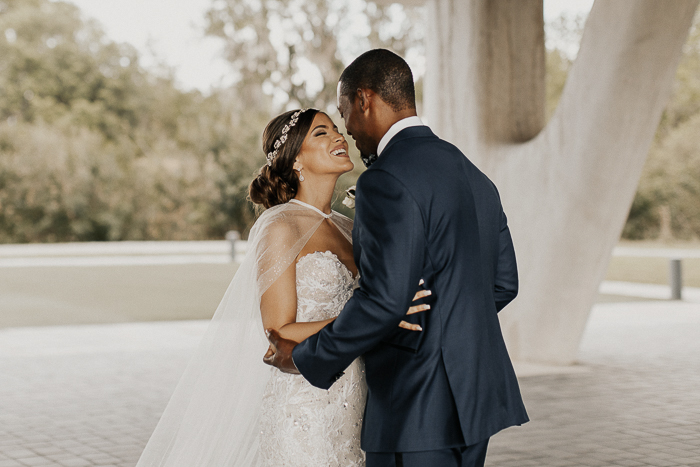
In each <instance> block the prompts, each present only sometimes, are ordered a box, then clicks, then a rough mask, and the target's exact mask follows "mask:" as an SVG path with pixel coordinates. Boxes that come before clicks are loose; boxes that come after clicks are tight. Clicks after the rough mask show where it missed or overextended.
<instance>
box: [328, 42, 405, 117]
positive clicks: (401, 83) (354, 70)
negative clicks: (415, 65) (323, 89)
mask: <svg viewBox="0 0 700 467" xmlns="http://www.w3.org/2000/svg"><path fill="white" fill-rule="evenodd" d="M339 81H340V94H341V95H343V96H347V97H348V98H349V99H350V101H351V102H353V101H354V100H355V91H357V90H358V89H370V90H372V91H374V92H375V93H377V95H379V97H380V98H381V99H382V100H383V101H384V102H386V103H387V104H388V105H389V107H391V108H392V110H394V111H395V112H398V111H401V110H406V109H415V108H416V89H415V87H414V85H413V74H412V73H411V68H410V67H409V66H408V63H406V61H405V60H404V59H403V58H401V57H399V56H398V55H396V54H395V53H394V52H391V51H390V50H386V49H373V50H370V51H368V52H365V53H363V54H362V55H360V56H359V57H357V58H356V59H355V60H354V61H353V62H352V63H351V64H350V65H348V66H347V68H345V70H343V73H342V74H341V75H340V80H339Z"/></svg>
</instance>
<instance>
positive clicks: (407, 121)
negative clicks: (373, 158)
mask: <svg viewBox="0 0 700 467" xmlns="http://www.w3.org/2000/svg"><path fill="white" fill-rule="evenodd" d="M412 126H423V122H422V121H421V119H420V118H418V117H416V116H413V117H406V118H404V119H402V120H399V121H398V122H396V123H394V124H393V125H391V128H389V131H387V132H386V133H385V134H384V136H382V139H381V140H379V146H377V156H380V155H381V154H382V151H384V148H386V145H387V144H389V141H391V138H393V137H394V136H396V135H397V134H398V132H399V131H401V130H405V129H406V128H409V127H412Z"/></svg>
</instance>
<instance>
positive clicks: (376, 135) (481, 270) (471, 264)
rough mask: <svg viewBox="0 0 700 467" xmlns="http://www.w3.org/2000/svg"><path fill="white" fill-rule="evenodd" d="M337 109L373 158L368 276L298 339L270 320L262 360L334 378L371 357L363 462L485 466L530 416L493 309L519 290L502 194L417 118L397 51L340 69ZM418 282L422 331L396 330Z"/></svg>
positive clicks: (313, 379)
mask: <svg viewBox="0 0 700 467" xmlns="http://www.w3.org/2000/svg"><path fill="white" fill-rule="evenodd" d="M338 109H339V111H340V115H341V117H342V118H343V120H344V121H345V127H346V128H347V131H348V134H349V135H351V136H352V137H353V139H354V140H355V142H356V145H357V148H358V149H359V150H360V152H361V153H362V154H363V160H365V162H366V163H371V166H370V167H369V169H368V170H367V171H365V172H364V173H363V174H362V175H361V176H360V178H359V179H358V181H357V190H356V199H355V202H356V204H355V224H354V228H353V248H354V256H355V263H356V264H357V267H358V269H359V271H360V274H361V279H360V286H359V288H358V289H357V290H356V291H355V293H354V294H353V296H352V298H351V299H350V300H349V301H348V302H347V304H346V305H345V308H344V309H343V311H342V312H341V313H340V315H339V316H338V318H337V319H336V320H335V321H334V322H333V323H331V324H329V325H328V326H326V327H325V328H324V329H322V330H321V331H320V332H319V333H318V334H315V335H313V336H311V337H309V338H308V339H306V340H305V341H303V342H301V343H299V344H298V345H296V343H294V342H292V341H289V340H285V339H281V338H280V337H279V335H278V334H277V333H275V332H274V331H270V332H269V333H268V338H269V339H270V342H271V344H272V346H273V348H274V349H275V350H276V351H275V353H274V354H271V352H268V355H266V357H265V361H266V363H268V364H271V365H274V366H276V367H278V368H280V369H281V370H282V371H286V372H290V373H299V372H300V373H301V374H302V375H303V376H304V378H306V379H307V380H308V381H309V382H310V383H311V384H313V385H314V386H317V387H319V388H324V389H327V388H329V387H330V386H331V385H332V384H333V383H334V382H335V381H336V380H337V379H338V378H339V377H340V375H342V373H343V370H345V368H347V366H348V365H349V364H350V363H351V362H352V361H353V360H354V359H356V358H357V357H359V356H360V355H363V356H364V361H365V369H366V374H367V384H368V387H369V394H368V398H367V407H366V409H365V418H364V423H363V426H362V449H363V450H364V451H365V452H366V453H367V467H385V466H386V467H389V466H391V467H399V466H404V467H433V466H434V467H452V466H454V467H457V466H460V467H466V466H469V467H471V466H483V464H484V459H485V458H486V448H487V445H488V441H489V437H490V436H492V435H493V434H495V433H497V432H498V431H500V430H502V429H504V428H507V427H509V426H513V425H520V424H522V423H525V422H527V421H528V417H527V414H526V412H525V407H524V406H523V402H522V399H521V396H520V390H519V388H518V382H517V379H516V377H515V373H514V371H513V367H512V364H511V362H510V358H509V357H508V353H507V351H506V346H505V343H504V341H503V337H502V335H501V329H500V325H499V321H498V315H497V312H498V311H500V310H501V309H502V308H503V307H504V306H506V305H507V304H508V303H509V302H510V301H511V300H513V298H515V296H516V294H517V289H518V274H517V268H516V263H515V252H514V250H513V243H512V241H511V237H510V232H509V230H508V225H507V223H506V216H505V214H504V213H503V209H502V207H501V202H500V198H499V195H498V191H497V190H496V187H495V186H494V184H493V183H492V182H491V181H490V180H489V179H488V178H487V177H486V176H485V175H484V174H483V173H481V172H480V171H479V169H477V168H476V167H475V166H474V165H473V164H472V163H471V162H470V161H469V159H467V158H466V157H465V156H464V154H462V153H461V152H460V151H459V149H457V148H456V147H455V146H453V145H451V144H450V143H447V142H445V141H443V140H441V139H440V138H438V137H437V136H435V135H434V134H433V132H432V131H431V130H430V128H428V127H427V126H424V125H423V124H422V123H421V121H420V119H419V118H418V117H417V116H416V104H415V91H414V86H413V76H412V74H411V70H410V68H409V67H408V65H407V64H406V62H405V61H404V60H403V59H402V58H401V57H399V56H398V55H396V54H394V53H393V52H390V51H388V50H383V49H377V50H370V51H369V52H366V53H364V54H363V55H361V56H360V57H358V58H357V59H356V60H355V61H354V62H353V63H351V64H350V65H349V66H348V67H347V68H346V69H345V70H344V71H343V73H342V75H341V77H340V81H339V83H338ZM374 154H376V156H367V155H374ZM421 279H423V280H424V282H425V283H424V287H425V288H426V289H429V290H431V291H432V293H433V295H434V302H433V303H432V305H431V306H432V309H431V310H429V311H427V312H423V313H419V314H416V315H412V316H411V317H409V319H411V318H412V319H413V322H416V323H418V324H420V325H421V327H422V328H423V331H422V332H413V331H408V330H404V329H401V328H398V324H399V322H400V321H401V320H402V319H404V318H405V316H404V315H405V313H406V310H407V309H408V307H409V306H410V305H411V300H412V298H413V295H414V292H415V285H416V284H418V283H419V281H420V280H421Z"/></svg>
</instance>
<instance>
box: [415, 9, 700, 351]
mask: <svg viewBox="0 0 700 467" xmlns="http://www.w3.org/2000/svg"><path fill="white" fill-rule="evenodd" d="M516 3H517V8H519V9H523V8H530V9H531V11H530V13H529V14H523V15H522V18H523V19H522V21H523V22H524V24H525V25H527V24H529V25H530V27H531V28H539V27H541V22H540V21H539V20H538V19H537V16H536V15H535V14H534V13H536V9H537V8H538V2H535V1H528V2H527V3H525V2H509V1H508V0H475V1H473V2H472V1H470V2H464V1H461V0H433V1H431V2H429V3H428V11H429V18H430V19H429V29H430V30H429V32H428V34H427V40H428V44H427V53H426V55H427V65H426V70H427V72H426V77H425V99H426V100H425V102H424V106H425V109H426V114H427V115H426V118H427V121H428V122H429V123H430V126H431V128H433V130H435V131H436V132H437V134H438V135H440V136H442V137H444V138H445V139H447V140H448V141H451V142H453V143H455V144H456V145H457V146H458V147H460V148H461V149H462V150H463V151H464V152H465V154H466V155H467V156H468V157H469V158H470V159H471V160H472V161H474V162H475V163H476V164H477V166H479V167H480V168H481V169H482V170H484V171H485V172H486V173H487V174H488V175H489V176H490V177H491V178H492V179H493V180H494V182H495V183H496V185H497V186H498V188H499V190H500V192H501V196H502V199H503V204H504V207H505V209H506V213H507V215H508V216H509V224H510V227H511V232H512V233H513V237H514V243H515V248H516V252H517V255H518V262H519V268H520V271H521V291H520V295H519V296H518V298H517V299H516V300H515V301H514V302H513V303H512V304H511V305H509V306H508V307H507V308H506V309H505V310H504V311H502V312H501V315H502V316H501V319H502V321H501V322H502V327H503V331H504V335H505V337H506V340H507V343H508V346H509V349H510V350H511V353H512V355H514V356H515V357H516V358H517V359H520V360H527V361H535V362H553V363H570V362H572V361H573V360H574V359H575V357H576V352H577V350H578V347H579V342H580V339H581V336H582V333H583V330H584V327H585V325H586V321H587V319H588V315H589V312H590V310H591V307H592V306H593V303H594V302H595V299H596V296H597V293H598V286H599V284H600V281H601V280H602V278H603V277H604V274H605V271H606V268H607V265H608V261H609V258H610V255H611V253H612V250H613V248H614V246H615V244H616V243H617V241H618V239H619V236H620V233H621V230H622V227H623V225H624V222H625V219H626V217H627V213H628V209H629V206H630V204H631V202H632V199H633V196H634V193H635V189H636V186H637V182H638V180H639V176H640V173H641V170H642V166H643V164H644V160H645V158H646V154H647V152H648V149H649V146H650V144H651V141H652V138H653V135H654V132H655V130H656V127H657V125H658V122H659V119H660V117H661V113H662V111H663V108H664V106H665V104H666V101H667V98H668V96H669V94H670V91H671V84H672V82H673V77H674V75H675V69H676V66H677V64H678V61H679V58H680V54H681V48H682V46H683V44H684V42H685V39H686V37H687V32H688V28H689V26H690V24H691V21H692V18H693V14H694V12H695V10H696V8H697V5H698V1H697V0H676V1H673V2H659V1H655V0H615V1H596V2H595V3H594V5H593V8H592V10H591V12H590V15H589V17H588V20H587V22H586V26H585V30H584V34H583V39H582V43H581V48H580V50H579V53H578V56H577V59H576V61H575V63H574V65H573V67H572V69H571V71H570V73H569V79H568V82H567V83H566V87H565V89H564V92H563V95H562V98H561V101H560V103H559V107H558V108H557V110H556V113H555V114H554V116H553V117H552V119H551V121H550V122H549V123H548V124H547V126H546V127H545V128H544V129H543V130H542V131H541V132H540V133H539V134H538V135H537V136H536V137H535V138H534V139H532V140H531V141H529V142H526V143H516V142H515V141H516V140H515V139H513V140H508V139H501V140H500V141H499V142H495V141H494V139H493V137H494V135H493V134H491V133H489V132H487V131H485V129H488V128H491V127H495V128H502V127H503V126H504V125H508V124H511V125H516V124H517V123H518V121H513V120H512V114H513V115H520V116H521V117H522V115H527V113H523V112H521V111H519V112H514V113H510V112H500V113H498V112H494V111H493V110H492V109H491V110H489V108H487V104H488V103H489V99H488V96H487V97H486V98H485V97H484V93H487V94H488V93H498V92H501V93H504V94H506V95H510V94H512V92H513V91H512V89H511V88H510V87H508V84H507V83H505V84H502V85H501V86H502V89H499V88H496V87H494V86H493V84H492V83H491V82H490V81H488V80H489V79H491V77H492V76H496V75H498V72H499V71H503V73H504V74H506V75H507V76H510V77H511V80H512V82H511V87H518V86H517V85H518V83H519V80H520V77H519V76H518V75H513V74H512V70H514V69H520V70H525V71H527V69H528V67H527V64H530V66H531V67H539V66H541V61H540V60H539V58H538V57H539V54H540V53H541V52H542V50H532V51H530V52H528V53H523V51H522V49H521V48H519V47H518V44H513V43H507V44H509V45H508V46H502V45H500V46H499V44H501V43H502V42H498V41H500V40H501V39H500V38H501V37H502V34H497V33H494V32H493V31H492V29H494V28H499V27H500V28H504V27H508V21H506V19H507V17H508V16H507V15H505V14H501V13H499V11H502V8H503V7H504V5H506V6H508V5H515V4H516ZM513 8H516V7H515V6H513ZM539 8H540V9H541V2H540V3H539ZM499 15H500V16H499ZM497 20H498V21H497ZM501 20H502V21H501ZM519 27H522V25H520V26H519ZM528 37H530V36H528ZM493 38H495V39H493ZM523 63H524V64H525V65H523ZM494 70H495V71H494ZM536 74H537V70H533V71H532V72H531V73H526V75H527V76H526V80H529V79H531V76H533V75H536ZM534 92H537V91H534ZM509 102H510V103H511V105H514V106H515V107H516V108H517V107H518V106H526V107H527V106H528V105H534V104H532V102H531V101H529V100H528V99H520V100H518V99H517V97H516V98H515V100H510V101H509ZM534 113H536V112H533V114H534ZM502 134H504V133H503V132H500V133H498V134H497V135H496V136H498V135H502Z"/></svg>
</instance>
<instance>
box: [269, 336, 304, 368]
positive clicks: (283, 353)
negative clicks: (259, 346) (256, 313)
mask: <svg viewBox="0 0 700 467" xmlns="http://www.w3.org/2000/svg"><path fill="white" fill-rule="evenodd" d="M265 335H266V336H267V340H268V341H270V348H269V349H267V353H266V354H265V356H264V357H263V362H265V363H267V364H268V365H272V366H274V367H276V368H279V370H280V371H282V372H283V373H290V374H293V375H298V374H300V373H299V370H298V369H297V367H296V365H295V364H294V360H292V350H294V347H296V346H297V343H296V342H294V341H293V340H289V339H285V338H283V337H282V336H280V335H279V333H278V332H277V331H275V330H274V329H266V330H265Z"/></svg>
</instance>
